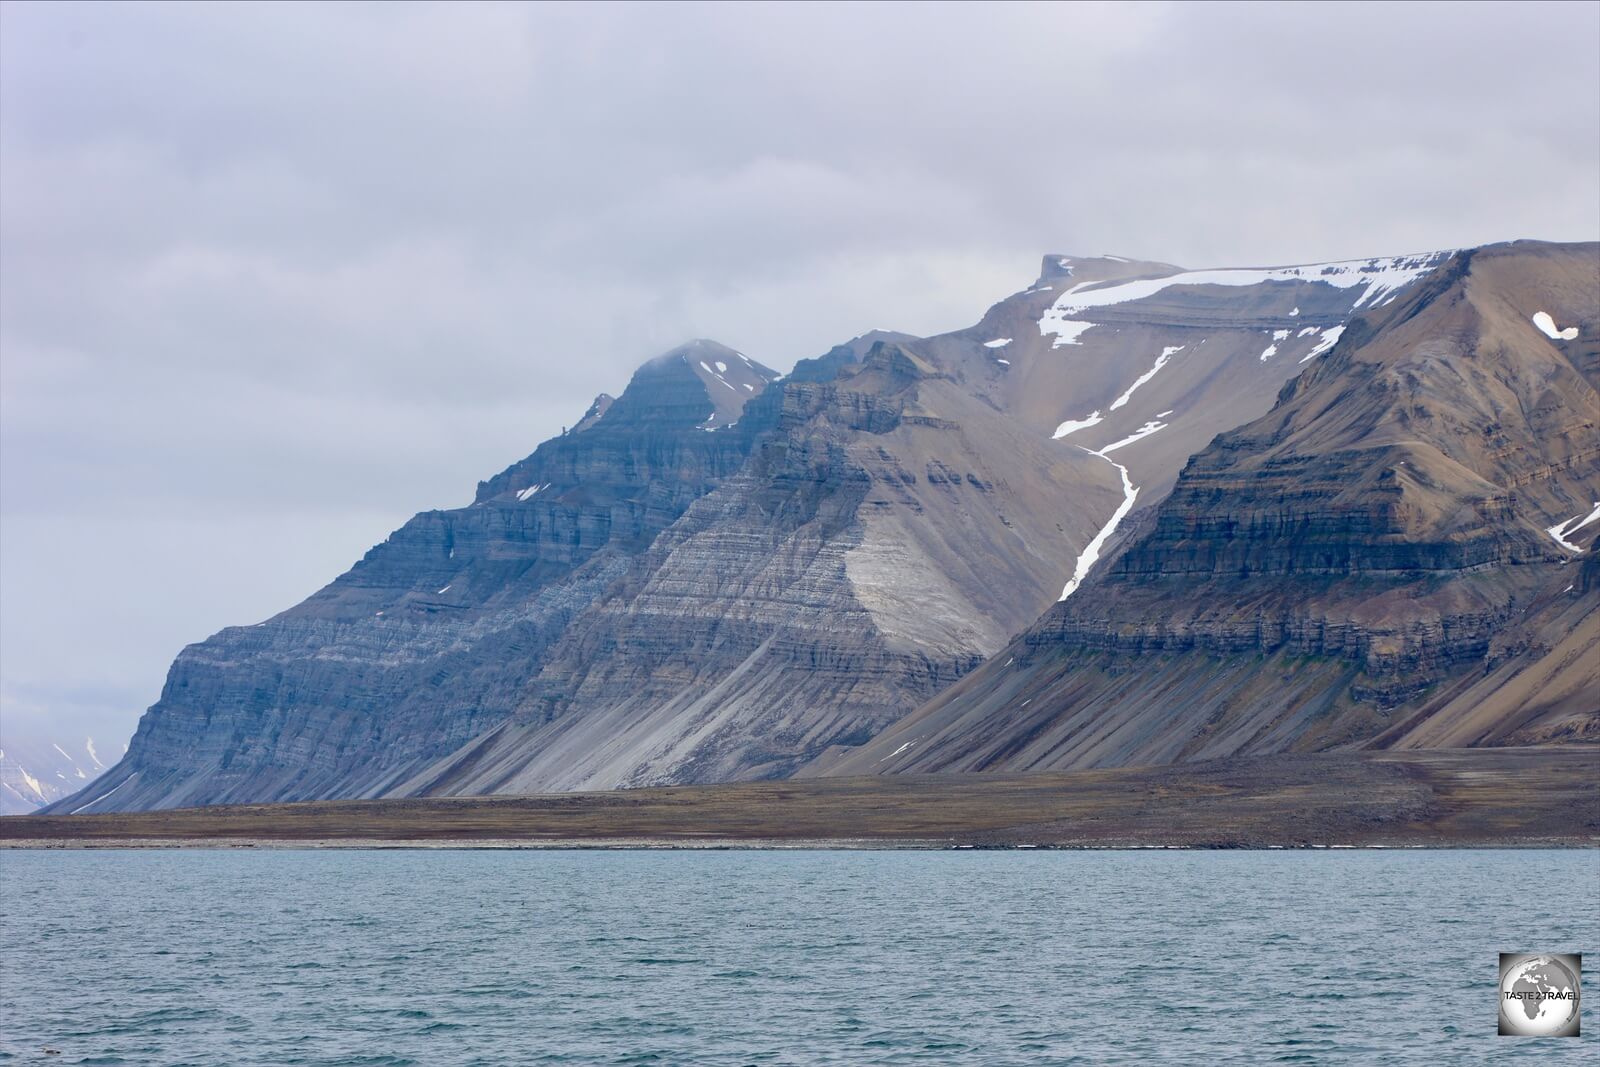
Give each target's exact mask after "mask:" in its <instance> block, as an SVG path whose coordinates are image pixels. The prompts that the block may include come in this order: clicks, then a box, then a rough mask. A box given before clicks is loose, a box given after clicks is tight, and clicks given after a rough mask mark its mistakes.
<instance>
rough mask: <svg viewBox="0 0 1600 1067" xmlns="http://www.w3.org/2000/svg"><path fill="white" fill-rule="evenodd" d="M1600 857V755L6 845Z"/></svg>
mask: <svg viewBox="0 0 1600 1067" xmlns="http://www.w3.org/2000/svg"><path fill="white" fill-rule="evenodd" d="M402 842H403V843H410V844H417V845H444V844H459V845H473V844H480V845H490V844H492V845H511V846H517V845H520V846H533V847H537V846H541V845H544V846H551V845H558V844H559V845H591V846H593V845H599V846H613V847H641V846H646V847H648V846H655V847H684V846H699V847H703V846H705V845H707V844H717V845H723V844H726V845H757V844H769V845H774V846H803V845H813V844H827V843H849V844H851V845H855V846H868V847H873V846H877V847H896V846H899V847H949V846H957V845H971V846H975V847H997V846H1030V845H1031V846H1037V847H1052V846H1054V847H1116V846H1162V845H1165V846H1177V847H1188V848H1232V847H1245V848H1249V847H1273V846H1283V847H1306V846H1315V845H1327V846H1339V845H1349V846H1363V845H1372V846H1378V845H1387V846H1394V847H1399V846H1432V847H1465V846H1475V845H1485V846H1490V845H1492V846H1528V845H1539V846H1568V847H1571V846H1578V847H1595V846H1597V845H1600V746H1592V745H1571V746H1561V747H1550V748H1518V749H1460V750H1436V751H1408V752H1369V753H1340V754H1318V755H1290V756H1271V757H1260V758H1253V759H1238V760H1218V761H1214V762H1209V763H1196V764H1187V765H1179V766H1171V767H1146V768H1121V769H1115V770H1099V771H1080V772H1074V773H1068V774H1038V775H1026V776H1008V777H986V776H935V775H930V776H897V777H878V778H848V779H831V780H830V779H812V780H805V781H776V782H749V783H735V784H728V785H715V786H679V787H672V788H666V789H637V790H627V791H620V792H608V793H562V794H545V795H539V796H519V797H507V796H497V797H463V798H430V799H419V800H369V801H338V802H316V803H306V804H273V805H237V806H230V807H212V808H188V809H177V810H169V811H154V812H138V813H128V814H107V815H71V816H17V817H11V818H5V819H0V846H9V847H114V846H118V845H127V844H140V845H182V844H209V845H239V844H248V843H262V844H290V843H306V844H322V845H384V844H394V843H402Z"/></svg>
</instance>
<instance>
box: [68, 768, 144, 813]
mask: <svg viewBox="0 0 1600 1067" xmlns="http://www.w3.org/2000/svg"><path fill="white" fill-rule="evenodd" d="M137 777H139V772H138V771H134V772H133V773H132V774H130V775H128V777H126V778H124V779H123V780H122V781H120V782H118V783H117V788H116V789H113V790H112V791H111V792H109V793H107V794H105V795H104V796H102V797H97V798H96V799H94V800H91V801H89V803H87V804H85V805H83V807H82V808H73V809H72V812H71V814H73V815H76V814H78V812H80V811H83V810H84V808H92V807H94V806H95V805H96V804H98V803H100V802H101V801H102V800H110V799H111V798H112V797H113V796H115V795H116V793H117V789H121V788H122V787H123V786H125V785H127V784H128V783H129V782H131V781H133V780H134V779H135V778H137Z"/></svg>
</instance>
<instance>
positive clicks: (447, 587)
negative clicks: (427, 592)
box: [433, 582, 455, 596]
mask: <svg viewBox="0 0 1600 1067" xmlns="http://www.w3.org/2000/svg"><path fill="white" fill-rule="evenodd" d="M450 584H451V585H454V584H455V583H454V582H452V583H450ZM449 591H450V586H449V585H447V586H445V587H444V588H443V589H441V590H439V592H438V593H435V594H433V595H434V596H439V595H440V594H441V593H448V592H449Z"/></svg>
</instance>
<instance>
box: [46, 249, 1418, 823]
mask: <svg viewBox="0 0 1600 1067" xmlns="http://www.w3.org/2000/svg"><path fill="white" fill-rule="evenodd" d="M1446 258H1448V257H1447V256H1446V254H1443V253H1441V254H1436V255H1427V256H1417V257H1401V258H1398V259H1378V260H1364V261H1357V262H1351V263H1338V264H1320V265H1315V266H1308V267H1290V268H1273V269H1262V270H1253V269H1251V270H1218V271H1184V270H1182V269H1180V268H1177V267H1174V266H1171V265H1168V264H1159V263H1145V262H1136V261H1131V260H1126V259H1122V258H1119V257H1100V258H1073V257H1065V256H1050V257H1047V258H1046V259H1045V261H1044V267H1043V270H1042V272H1041V276H1040V277H1039V278H1038V280H1037V281H1036V282H1035V283H1034V284H1032V285H1031V286H1029V287H1028V288H1027V289H1026V290H1024V291H1021V292H1019V293H1016V294H1014V295H1012V296H1010V297H1007V298H1006V299H1004V300H1002V301H1000V302H999V303H998V304H995V305H994V306H993V307H991V308H990V309H989V311H988V312H987V313H986V314H985V315H984V316H983V317H982V319H981V320H980V321H979V322H978V323H977V324H976V325H975V326H973V327H971V328H969V329H966V330H961V331H957V332H955V333H951V334H946V335H941V336H938V337H932V338H912V337H908V336H906V335H897V334H883V333H876V334H869V335H865V336H863V337H860V338H856V339H855V340H853V341H851V342H849V343H847V344H844V345H841V346H839V347H837V348H835V349H833V350H832V351H830V352H828V353H826V354H825V355H823V356H821V357H819V358H817V359H814V360H804V361H802V362H801V363H800V364H799V365H798V366H796V367H795V369H794V371H793V372H792V373H791V374H789V375H788V376H786V377H783V378H780V377H779V376H778V375H776V374H775V373H774V372H772V371H770V370H768V369H766V368H764V367H762V366H761V365H760V364H758V363H756V362H754V361H753V360H750V359H748V358H747V357H745V356H744V355H742V354H740V353H738V352H736V351H734V350H732V349H728V348H725V347H723V346H720V345H717V344H715V343H714V342H710V341H696V342H692V343H690V344H688V345H685V346H683V347H681V348H679V349H675V350H674V351H672V352H669V353H667V354H666V355H664V356H662V357H659V358H658V359H656V360H652V361H651V362H649V363H647V364H646V365H645V366H643V367H641V368H640V369H639V371H638V372H637V373H636V374H635V375H634V377H633V379H632V381H630V382H629V384H628V387H627V388H626V389H625V390H624V391H623V392H622V394H621V395H620V396H619V397H617V398H616V399H615V400H614V401H611V400H610V398H608V397H605V396H602V397H601V398H600V399H598V400H597V401H596V403H595V404H594V405H593V406H592V407H591V408H590V409H589V411H588V412H587V413H586V414H585V415H584V417H583V419H581V420H580V421H579V422H578V423H577V425H576V426H575V427H574V428H573V429H572V430H571V431H568V432H567V433H565V434H563V435H562V436H561V437H558V438H555V439H553V440H551V441H548V442H546V443H545V444H543V445H541V446H540V447H539V448H538V449H537V450H536V451H535V452H534V453H533V454H532V455H531V456H529V457H528V458H527V459H525V460H522V461H521V462H519V463H517V464H514V465H513V466H511V467H509V468H507V469H506V470H505V471H503V472H502V473H500V474H499V475H497V476H495V477H494V478H491V479H489V480H488V481H486V482H483V483H481V484H480V485H479V489H478V493H477V497H476V499H475V500H474V502H473V503H472V504H471V505H470V506H468V507H466V508H462V509H457V510H453V511H431V512H424V513H422V514H420V515H418V516H416V517H415V518H414V519H412V520H411V521H410V522H408V523H407V524H406V525H405V526H404V527H402V528H401V529H400V530H398V531H396V532H395V533H394V534H393V535H391V536H390V538H389V539H388V540H387V541H385V542H384V543H383V544H381V545H379V546H377V547H376V548H374V549H373V550H372V551H371V552H369V553H368V554H367V556H366V557H365V558H364V559H363V560H362V561H360V562H359V563H358V564H356V566H354V567H353V568H351V570H350V571H348V572H347V573H346V574H344V575H342V576H340V577H339V578H337V579H336V580H335V581H333V582H332V583H331V584H330V585H328V586H327V587H326V588H325V589H323V590H321V591H319V592H318V593H316V594H315V595H313V596H312V597H310V598H309V599H307V600H306V601H305V602H303V603H302V604H300V605H298V606H296V607H294V608H291V609H289V610H288V611H285V612H283V613H282V614H280V615H278V616H275V617H274V618H272V619H269V620H267V621H266V622H263V623H260V624H257V625H255V626H244V627H235V628H230V629H227V630H224V631H222V632H221V633H219V634H217V635H215V636H213V637H212V638H210V639H208V640H207V641H204V642H201V643H200V644H197V645H193V646H190V647H189V648H187V649H185V650H184V651H183V652H182V653H181V654H180V655H179V657H178V659H177V661H176V662H175V663H174V664H173V667H172V669H171V671H170V673H169V676H168V679H167V683H166V686H165V687H164V689H163V692H162V695H161V699H160V700H159V701H158V702H157V703H156V704H155V705H154V706H153V707H152V708H151V709H150V710H149V711H148V712H147V713H146V714H145V716H144V718H143V719H142V720H141V723H140V726H139V729H138V732H137V734H136V735H135V737H134V739H133V742H132V744H131V746H130V749H129V752H128V754H127V756H126V758H125V759H124V760H123V761H122V762H121V763H119V764H118V765H117V767H115V768H114V769H113V770H112V771H111V772H110V773H109V774H108V775H107V776H106V777H105V778H104V779H103V780H101V781H100V782H97V783H96V784H95V785H94V786H93V787H92V788H91V789H89V790H87V791H85V792H84V793H83V794H81V795H80V796H78V797H74V798H72V800H71V801H70V804H71V805H72V806H73V807H74V808H77V807H89V808H90V809H91V810H95V811H107V810H117V809H136V808H153V807H170V806H175V805H181V804H200V803H222V802H241V801H279V800H297V799H315V798H338V797H378V796H415V795H442V794H467V793H492V792H526V791H534V790H569V789H600V788H613V787H625V786H641V785H651V784H667V783H685V782H706V781H721V780H742V779H757V778H773V777H783V776H787V775H791V774H794V773H797V772H799V771H800V770H801V768H804V767H807V766H808V765H810V764H814V763H817V762H818V761H819V760H820V761H822V762H826V761H827V760H828V759H836V758H838V755H839V754H840V753H844V752H848V751H851V750H853V749H857V748H859V747H860V746H863V745H865V744H866V743H867V742H869V741H870V740H871V739H872V738H873V737H874V736H876V735H877V734H879V733H880V732H881V731H883V730H884V729H885V728H886V727H889V726H890V725H891V724H893V723H895V722H896V721H898V720H900V719H901V718H903V717H904V716H906V715H907V714H908V713H911V712H912V711H913V710H914V709H916V708H918V707H919V706H920V705H922V704H924V703H926V702H927V701H929V700H930V699H932V698H934V697H935V696H936V695H937V694H939V693H940V692H941V691H944V690H945V689H946V688H947V687H949V686H950V685H951V683H953V682H955V681H956V680H957V679H959V678H961V677H962V676H963V675H965V674H967V673H968V672H970V671H972V670H973V669H974V668H976V667H977V666H978V665H979V664H981V663H982V662H983V661H984V660H985V659H986V658H987V657H989V656H991V655H994V654H995V653H997V652H999V651H1000V650H1001V649H1003V648H1005V647H1006V646H1007V643H1008V642H1009V641H1010V640H1011V639H1012V638H1013V637H1014V636H1015V635H1016V634H1018V633H1019V632H1021V631H1023V630H1025V629H1026V628H1027V627H1029V626H1030V625H1031V624H1033V623H1034V622H1035V621H1036V620H1037V619H1038V618H1039V617H1040V614H1041V613H1042V612H1044V611H1046V609H1048V608H1049V607H1050V606H1051V605H1052V604H1053V603H1055V602H1056V601H1057V600H1058V599H1059V598H1061V597H1062V596H1063V595H1064V594H1065V593H1073V595H1074V598H1077V597H1081V596H1082V590H1081V588H1080V585H1081V582H1082V580H1083V578H1084V577H1085V576H1086V575H1087V574H1088V573H1089V572H1090V569H1091V567H1092V565H1093V564H1094V562H1095V560H1096V559H1097V558H1109V557H1110V555H1111V554H1112V553H1113V552H1114V551H1115V550H1116V549H1117V547H1118V545H1119V544H1121V543H1122V539H1123V538H1125V536H1126V533H1127V531H1128V530H1130V529H1133V528H1135V526H1136V525H1137V517H1138V514H1140V512H1138V511H1136V508H1145V507H1147V506H1148V505H1150V504H1153V503H1155V502H1157V501H1159V500H1160V499H1161V498H1162V497H1163V496H1164V495H1165V493H1166V492H1167V491H1168V490H1169V489H1170V488H1171V487H1172V485H1173V484H1174V482H1175V481H1176V480H1177V478H1178V476H1179V472H1180V471H1181V470H1182V469H1183V466H1184V463H1185V461H1186V460H1187V459H1188V457H1189V456H1190V455H1191V454H1193V453H1194V452H1195V451H1197V450H1199V449H1200V448H1202V447H1204V446H1205V445H1206V443H1207V442H1209V441H1210V440H1211V439H1212V438H1213V437H1215V436H1216V435H1217V434H1219V433H1222V432H1224V431H1228V430H1231V429H1233V428H1234V427H1236V426H1239V425H1240V424H1242V423H1246V422H1249V421H1251V420H1253V419H1256V418H1258V417H1260V416H1261V415H1263V414H1264V413H1266V412H1267V411H1268V410H1269V408H1271V407H1272V405H1273V403H1274V400H1275V399H1276V397H1277V395H1278V392H1279V390H1280V388H1282V387H1283V385H1284V383H1285V382H1287V381H1288V380H1289V379H1291V378H1292V377H1294V376H1295V375H1296V374H1297V373H1299V372H1300V371H1301V370H1303V369H1304V368H1305V366H1306V365H1307V363H1308V361H1310V362H1311V363H1312V364H1314V363H1315V361H1316V360H1318V359H1319V358H1320V357H1322V356H1323V355H1325V354H1326V353H1328V352H1329V351H1330V350H1331V349H1332V347H1333V344H1334V342H1335V341H1336V340H1337V339H1338V337H1339V335H1340V331H1341V330H1343V329H1346V328H1347V324H1348V323H1349V322H1350V320H1351V316H1352V315H1355V314H1357V313H1360V312H1366V311H1368V310H1369V309H1372V308H1380V309H1381V308H1389V307H1392V306H1394V305H1395V304H1396V301H1399V300H1401V299H1402V297H1403V296H1404V294H1406V293H1408V292H1410V291H1411V290H1412V289H1414V288H1415V287H1416V286H1417V285H1418V284H1419V282H1418V279H1420V278H1423V277H1424V276H1426V275H1428V274H1429V272H1430V271H1432V270H1434V269H1435V268H1436V267H1437V266H1438V264H1440V263H1441V262H1443V261H1444V260H1445V259H1446ZM1102 566H1103V564H1102ZM66 806H67V805H66V804H63V805H61V806H60V807H61V808H65V807H66Z"/></svg>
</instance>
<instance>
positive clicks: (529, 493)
mask: <svg viewBox="0 0 1600 1067" xmlns="http://www.w3.org/2000/svg"><path fill="white" fill-rule="evenodd" d="M548 488H550V483H549V482H545V483H544V484H543V485H530V486H528V488H526V489H523V490H522V491H520V492H519V493H517V499H518V500H522V501H527V500H531V499H532V498H533V497H535V496H537V495H539V494H540V493H542V492H544V491H545V490H546V489H548ZM455 552H456V550H455V549H453V548H452V549H451V550H450V555H451V556H452V557H454V556H455Z"/></svg>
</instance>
